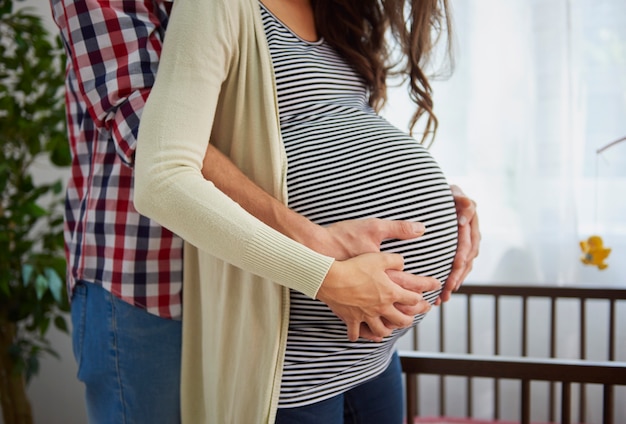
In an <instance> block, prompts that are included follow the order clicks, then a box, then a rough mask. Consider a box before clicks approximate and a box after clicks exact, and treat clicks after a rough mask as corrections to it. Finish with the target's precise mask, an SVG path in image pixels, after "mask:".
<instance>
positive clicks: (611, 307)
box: [609, 299, 617, 361]
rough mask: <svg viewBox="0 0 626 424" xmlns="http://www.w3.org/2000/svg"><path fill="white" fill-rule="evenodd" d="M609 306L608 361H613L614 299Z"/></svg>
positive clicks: (615, 335) (615, 336)
mask: <svg viewBox="0 0 626 424" xmlns="http://www.w3.org/2000/svg"><path fill="white" fill-rule="evenodd" d="M610 302H611V303H610V305H609V361H614V360H615V339H616V338H617V334H615V299H611V301H610Z"/></svg>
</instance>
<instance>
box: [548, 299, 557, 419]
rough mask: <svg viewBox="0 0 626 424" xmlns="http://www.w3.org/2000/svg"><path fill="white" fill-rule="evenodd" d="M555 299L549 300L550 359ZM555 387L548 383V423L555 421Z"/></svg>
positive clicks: (553, 345) (553, 348)
mask: <svg viewBox="0 0 626 424" xmlns="http://www.w3.org/2000/svg"><path fill="white" fill-rule="evenodd" d="M556 317H557V315H556V297H554V296H552V297H551V298H550V358H555V357H556ZM555 403H556V386H555V384H554V382H550V397H549V401H548V404H549V405H548V408H549V415H548V416H549V419H550V422H554V421H555V415H556V412H555V407H554V405H555Z"/></svg>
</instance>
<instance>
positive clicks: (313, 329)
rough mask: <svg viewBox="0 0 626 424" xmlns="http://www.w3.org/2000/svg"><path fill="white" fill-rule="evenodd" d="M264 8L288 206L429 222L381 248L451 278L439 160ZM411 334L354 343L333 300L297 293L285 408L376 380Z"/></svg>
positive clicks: (447, 198) (448, 213) (327, 55)
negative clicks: (414, 235)
mask: <svg viewBox="0 0 626 424" xmlns="http://www.w3.org/2000/svg"><path fill="white" fill-rule="evenodd" d="M261 13H262V18H263V22H264V26H265V32H266V35H267V40H268V43H269V48H270V54H271V57H272V62H273V65H274V70H275V74H276V83H277V91H278V108H279V113H280V126H281V133H282V137H283V140H284V143H285V148H286V152H287V163H288V172H287V189H288V194H289V206H290V207H291V208H292V209H294V210H295V211H297V212H299V213H300V214H302V215H304V216H306V217H307V218H309V219H310V220H312V221H314V222H316V223H318V224H320V225H328V224H332V223H334V222H338V221H343V220H347V219H359V218H368V217H377V218H385V219H403V220H413V221H421V222H423V223H424V224H425V225H426V229H427V230H426V234H425V235H424V236H423V237H421V238H419V239H415V240H409V241H398V240H390V241H386V242H384V244H383V246H382V249H383V250H384V251H389V252H396V253H400V254H402V255H403V256H404V259H405V270H407V271H410V272H413V273H415V274H419V275H428V276H432V277H435V278H438V279H439V280H440V281H442V282H443V281H445V279H446V277H447V276H448V273H449V272H450V269H451V266H452V260H453V258H454V254H455V251H456V241H457V240H456V237H457V221H456V214H455V209H454V202H453V199H452V195H451V193H450V188H449V186H448V183H447V182H446V179H445V177H444V176H443V174H442V172H441V170H440V169H439V166H438V165H437V163H436V162H435V160H434V159H433V158H432V156H431V155H430V153H429V152H428V151H427V150H426V149H425V148H424V147H422V146H421V145H420V144H419V143H418V142H417V141H416V140H414V139H413V138H411V137H410V136H408V135H407V134H405V133H404V132H402V131H400V130H398V129H397V128H395V127H394V126H392V125H391V124H390V123H389V122H387V121H386V120H385V119H383V118H382V117H380V116H378V115H377V114H376V113H375V112H374V110H372V108H371V107H370V106H369V105H368V94H367V89H366V87H365V85H364V83H363V80H362V79H361V78H360V77H359V76H358V75H357V74H356V72H355V71H354V69H353V68H352V67H351V66H350V65H348V63H346V61H345V60H343V59H342V58H341V57H340V56H339V55H338V54H337V52H336V51H335V50H334V49H333V48H332V47H330V46H329V45H328V44H327V43H325V42H324V41H323V40H320V41H318V42H308V41H305V40H303V39H301V38H299V37H298V36H297V35H295V34H294V33H293V32H291V31H290V30H289V28H287V27H286V26H285V25H283V24H282V23H281V22H280V21H279V20H278V19H277V18H276V17H275V16H273V15H272V14H271V12H269V11H268V10H267V9H266V8H265V7H264V6H263V5H261ZM437 295H438V291H437V292H432V293H428V294H426V299H427V300H429V301H430V302H434V301H435V299H436V297H437ZM421 318H422V316H421V315H420V316H416V317H415V323H417V322H419V321H420V320H421ZM405 331H406V330H396V331H394V332H393V334H392V335H391V336H389V337H387V338H385V340H384V341H383V342H381V343H373V342H369V341H364V340H361V341H357V342H350V341H349V340H348V339H347V337H346V327H345V324H344V323H343V322H342V321H341V320H339V318H337V317H336V316H335V315H334V314H333V313H332V312H331V310H330V309H329V308H328V307H327V306H326V305H325V304H324V303H322V302H320V301H317V300H312V299H310V298H308V297H307V296H305V295H303V294H301V293H298V292H296V291H293V290H292V291H291V312H290V319H289V333H288V337H287V351H286V356H285V365H284V371H283V380H282V386H281V394H280V401H279V408H290V407H298V406H303V405H308V404H311V403H314V402H318V401H321V400H324V399H328V398H330V397H332V396H335V395H337V394H340V393H342V392H344V391H346V390H349V389H350V388H352V387H354V386H356V385H358V384H360V383H362V382H364V381H366V380H368V379H371V378H374V377H376V376H377V375H379V374H380V373H382V372H383V371H384V370H385V369H386V367H387V365H388V364H389V361H390V359H391V355H392V354H393V349H394V343H395V342H396V340H397V339H398V338H399V337H400V336H401V335H402V334H404V332H405Z"/></svg>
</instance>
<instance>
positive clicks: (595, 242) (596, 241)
mask: <svg viewBox="0 0 626 424" xmlns="http://www.w3.org/2000/svg"><path fill="white" fill-rule="evenodd" d="M580 250H582V251H583V256H581V258H580V261H581V262H582V263H584V264H585V265H594V266H597V267H598V269H600V270H603V269H606V267H608V265H607V264H606V263H605V262H604V261H605V259H606V258H607V257H608V256H609V253H611V249H609V248H606V247H604V242H603V240H602V237H600V236H591V237H589V238H588V239H587V241H581V242H580Z"/></svg>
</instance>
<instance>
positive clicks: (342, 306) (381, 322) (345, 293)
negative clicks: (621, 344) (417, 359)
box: [317, 253, 441, 341]
mask: <svg viewBox="0 0 626 424" xmlns="http://www.w3.org/2000/svg"><path fill="white" fill-rule="evenodd" d="M403 267H404V260H403V259H402V256H401V255H398V254H391V253H366V254H364V255H360V256H356V257H354V258H351V259H347V260H343V261H335V263H334V264H333V265H332V266H331V268H330V270H329V272H328V274H327V276H326V278H325V279H324V282H323V284H322V286H321V287H320V289H319V291H318V293H317V299H319V300H321V301H322V302H324V303H326V304H327V305H328V306H329V307H330V309H331V310H332V311H333V312H334V313H335V315H337V316H338V317H339V318H340V319H341V320H343V321H344V322H345V323H346V326H347V327H348V338H349V339H350V340H351V341H356V340H357V339H358V338H359V336H361V337H363V338H366V339H369V340H373V341H381V340H382V338H383V337H386V336H389V335H390V334H391V332H392V331H393V330H394V329H395V328H404V327H408V326H410V325H411V324H412V323H413V316H414V315H416V314H420V313H425V312H427V311H428V310H430V308H431V305H430V304H429V303H428V302H427V301H426V300H424V298H423V297H422V295H421V293H423V292H425V291H431V290H435V289H437V288H439V287H441V283H440V282H439V281H438V280H437V279H435V278H431V277H420V276H417V275H413V274H410V273H406V272H402V269H403Z"/></svg>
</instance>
